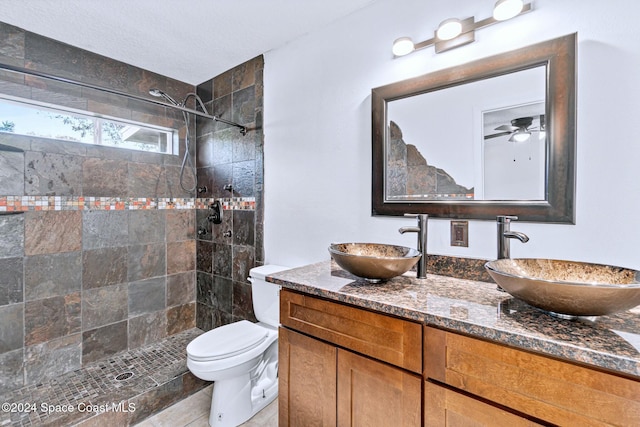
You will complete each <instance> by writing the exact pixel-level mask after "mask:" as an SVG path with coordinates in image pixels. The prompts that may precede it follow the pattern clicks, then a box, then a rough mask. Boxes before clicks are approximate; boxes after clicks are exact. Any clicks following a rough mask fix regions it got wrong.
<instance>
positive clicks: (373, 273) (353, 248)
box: [329, 243, 422, 282]
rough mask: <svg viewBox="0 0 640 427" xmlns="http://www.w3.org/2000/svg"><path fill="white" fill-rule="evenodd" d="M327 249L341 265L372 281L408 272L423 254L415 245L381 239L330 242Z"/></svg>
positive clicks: (354, 273)
mask: <svg viewBox="0 0 640 427" xmlns="http://www.w3.org/2000/svg"><path fill="white" fill-rule="evenodd" d="M329 253H330V254H331V257H332V258H333V259H334V260H335V262H336V263H337V264H338V265H339V266H340V267H342V268H343V269H345V270H347V271H348V272H349V273H351V274H353V275H355V276H358V277H362V278H364V279H367V280H370V281H372V282H379V281H381V280H387V279H391V278H393V277H396V276H399V275H401V274H403V273H405V272H407V271H408V270H409V269H410V268H411V267H413V266H414V265H415V264H416V263H417V262H418V260H419V259H420V257H421V256H422V254H421V253H420V252H418V251H417V250H415V249H411V248H406V247H404V246H395V245H385V244H381V243H332V244H331V245H330V246H329Z"/></svg>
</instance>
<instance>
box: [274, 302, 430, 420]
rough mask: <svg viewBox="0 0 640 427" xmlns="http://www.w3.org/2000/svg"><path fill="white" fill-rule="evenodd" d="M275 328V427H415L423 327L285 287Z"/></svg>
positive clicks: (419, 416) (419, 413) (419, 408)
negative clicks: (277, 419) (278, 326)
mask: <svg viewBox="0 0 640 427" xmlns="http://www.w3.org/2000/svg"><path fill="white" fill-rule="evenodd" d="M280 323H281V324H282V327H281V328H280V332H279V334H280V335H279V380H280V384H279V397H278V401H279V425H280V427H284V426H305V427H307V426H336V425H337V426H366V427H375V426H381V427H383V426H384V427H387V426H406V427H409V426H412V427H413V426H415V427H418V426H421V423H422V376H421V375H420V374H421V371H422V326H421V325H419V324H417V323H413V322H409V321H406V320H402V319H397V318H394V317H390V316H386V315H382V314H378V313H373V312H370V311H367V310H362V309H359V308H355V307H350V306H347V305H342V304H338V303H334V302H330V301H326V300H322V299H320V298H316V297H311V296H308V295H303V294H299V293H295V292H292V291H288V290H282V291H281V293H280Z"/></svg>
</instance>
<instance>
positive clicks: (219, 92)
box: [213, 69, 233, 100]
mask: <svg viewBox="0 0 640 427" xmlns="http://www.w3.org/2000/svg"><path fill="white" fill-rule="evenodd" d="M232 85H233V69H231V70H228V71H225V72H224V73H222V74H220V75H218V76H216V77H214V78H213V99H214V100H216V99H219V98H222V97H223V96H226V95H230V94H231V91H232Z"/></svg>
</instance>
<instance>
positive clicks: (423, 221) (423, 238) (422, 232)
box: [398, 214, 429, 279]
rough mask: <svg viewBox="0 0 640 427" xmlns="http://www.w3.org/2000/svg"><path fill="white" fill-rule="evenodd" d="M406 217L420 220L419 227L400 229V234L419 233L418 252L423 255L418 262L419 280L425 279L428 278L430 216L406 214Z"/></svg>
mask: <svg viewBox="0 0 640 427" xmlns="http://www.w3.org/2000/svg"><path fill="white" fill-rule="evenodd" d="M404 216H406V217H411V218H418V226H417V227H400V229H399V230H398V232H400V234H404V233H418V247H417V249H418V251H419V252H420V253H421V254H422V256H421V257H420V259H419V260H418V268H417V270H418V271H417V277H418V279H424V278H425V277H427V220H428V219H429V215H427V214H404Z"/></svg>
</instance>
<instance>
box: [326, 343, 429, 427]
mask: <svg viewBox="0 0 640 427" xmlns="http://www.w3.org/2000/svg"><path fill="white" fill-rule="evenodd" d="M421 387H422V379H421V378H420V377H418V376H416V375H413V374H411V373H409V372H406V371H403V370H401V369H398V368H395V367H393V366H389V365H386V364H384V363H381V362H377V361H375V360H372V359H368V358H366V357H363V356H359V355H356V354H354V353H351V352H349V351H346V350H342V349H338V426H353V427H358V426H361V427H376V426H380V427H389V426H394V427H396V426H397V427H409V426H416V427H419V426H420V425H421V418H422V414H421V408H422V403H421Z"/></svg>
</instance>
